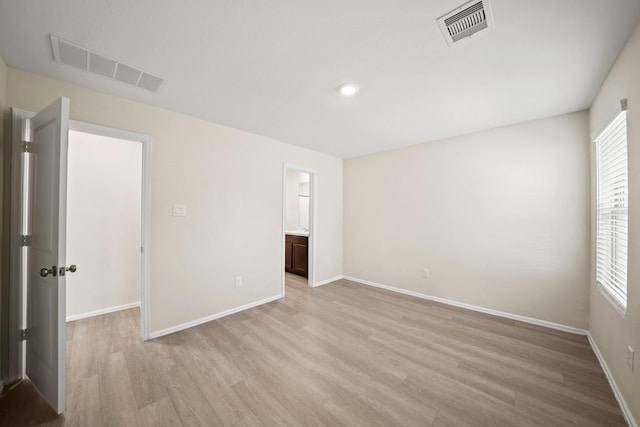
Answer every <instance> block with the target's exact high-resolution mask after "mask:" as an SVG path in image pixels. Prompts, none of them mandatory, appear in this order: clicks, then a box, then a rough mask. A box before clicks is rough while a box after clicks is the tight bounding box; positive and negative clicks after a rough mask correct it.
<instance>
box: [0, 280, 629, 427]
mask: <svg viewBox="0 0 640 427" xmlns="http://www.w3.org/2000/svg"><path fill="white" fill-rule="evenodd" d="M138 334H139V326H138V311H137V310H127V311H122V312H118V313H113V314H108V315H104V316H100V317H94V318H90V319H85V320H79V321H76V322H73V323H69V326H68V345H67V356H68V360H67V366H68V376H67V411H66V412H65V414H64V415H63V416H62V417H56V416H55V414H53V413H51V411H50V410H48V409H47V408H46V406H45V405H44V404H43V403H42V401H41V399H40V398H39V396H38V395H37V394H36V393H35V392H34V391H33V389H32V386H31V385H30V384H29V383H28V382H26V381H25V382H22V383H20V384H19V385H18V386H17V387H16V388H15V389H14V390H12V391H11V392H10V393H9V394H8V395H7V396H5V397H3V398H1V399H0V425H2V426H18V425H29V424H31V425H32V424H39V423H46V424H47V425H52V426H57V425H74V426H134V425H141V426H163V425H166V426H218V425H220V426H260V425H265V426H316V425H321V426H341V425H342V426H393V425H402V426H408V425H415V426H428V425H435V426H445V425H447V426H492V427H493V426H529V425H536V426H565V425H566V426H622V425H626V424H625V422H624V419H623V417H622V414H621V412H620V409H619V407H618V405H617V403H616V400H615V398H614V396H613V394H612V392H611V389H610V387H609V385H608V383H607V380H606V378H605V376H604V374H603V372H602V369H601V368H600V366H599V365H598V362H597V360H596V357H595V355H594V354H593V352H592V350H591V348H590V347H589V344H588V342H587V339H586V338H585V337H582V336H577V335H571V334H567V333H562V332H558V331H554V330H549V329H544V328H540V327H536V326H531V325H527V324H522V323H518V322H515V321H511V320H505V319H500V318H495V317H492V316H488V315H483V314H478V313H474V312H470V311H466V310H462V309H458V308H454V307H449V306H445V305H442V304H437V303H431V302H428V301H424V300H419V299H416V298H412V297H407V296H403V295H398V294H394V293H390V292H387V291H383V290H379V289H374V288H369V287H366V286H362V285H359V284H355V283H352V282H348V281H344V280H343V281H339V282H336V283H334V284H330V285H325V286H323V287H320V288H317V289H310V288H308V287H306V283H305V282H303V281H302V280H300V279H298V278H296V276H290V275H288V276H287V296H286V298H285V299H284V300H280V301H276V302H273V303H270V304H266V305H263V306H261V307H257V308H254V309H251V310H248V311H245V312H242V313H238V314H235V315H232V316H229V317H226V318H223V319H220V320H217V321H213V322H210V323H207V324H205V325H201V326H198V327H195V328H191V329H189V330H186V331H182V332H178V333H175V334H172V335H169V336H166V337H162V338H159V339H155V340H152V341H149V342H145V343H142V342H139V340H138V338H137V337H138Z"/></svg>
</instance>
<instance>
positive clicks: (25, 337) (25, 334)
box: [20, 329, 33, 341]
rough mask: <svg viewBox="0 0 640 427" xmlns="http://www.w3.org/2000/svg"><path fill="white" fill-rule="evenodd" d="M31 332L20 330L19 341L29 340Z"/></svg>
mask: <svg viewBox="0 0 640 427" xmlns="http://www.w3.org/2000/svg"><path fill="white" fill-rule="evenodd" d="M32 336H33V331H32V330H31V329H20V341H26V340H29V339H31V337H32Z"/></svg>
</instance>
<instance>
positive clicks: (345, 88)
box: [338, 83, 360, 96]
mask: <svg viewBox="0 0 640 427" xmlns="http://www.w3.org/2000/svg"><path fill="white" fill-rule="evenodd" d="M359 90H360V87H359V86H358V85H357V84H355V83H343V84H341V85H340V86H338V92H340V94H341V95H342V96H353V95H355V94H356V93H358V91H359Z"/></svg>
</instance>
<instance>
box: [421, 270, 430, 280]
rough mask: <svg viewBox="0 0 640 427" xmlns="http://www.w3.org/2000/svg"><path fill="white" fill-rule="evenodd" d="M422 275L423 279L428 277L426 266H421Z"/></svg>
mask: <svg viewBox="0 0 640 427" xmlns="http://www.w3.org/2000/svg"><path fill="white" fill-rule="evenodd" d="M422 277H424V278H425V279H426V278H428V277H429V269H428V268H423V269H422Z"/></svg>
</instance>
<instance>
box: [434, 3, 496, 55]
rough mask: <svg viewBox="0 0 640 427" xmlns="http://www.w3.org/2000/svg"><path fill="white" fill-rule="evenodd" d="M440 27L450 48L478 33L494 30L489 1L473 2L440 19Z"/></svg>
mask: <svg viewBox="0 0 640 427" xmlns="http://www.w3.org/2000/svg"><path fill="white" fill-rule="evenodd" d="M438 26H439V27H440V31H442V35H443V36H444V39H445V40H446V41H447V44H448V45H449V46H452V45H453V44H454V43H456V42H459V41H460V40H463V39H466V38H468V37H471V36H472V35H474V34H475V33H477V32H478V31H482V30H485V29H487V28H493V27H494V24H493V14H492V13H491V4H490V3H489V0H473V1H470V2H468V3H465V4H463V5H462V6H460V7H458V8H456V9H454V10H452V11H451V12H449V13H447V14H445V15H443V16H441V17H440V18H438Z"/></svg>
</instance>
